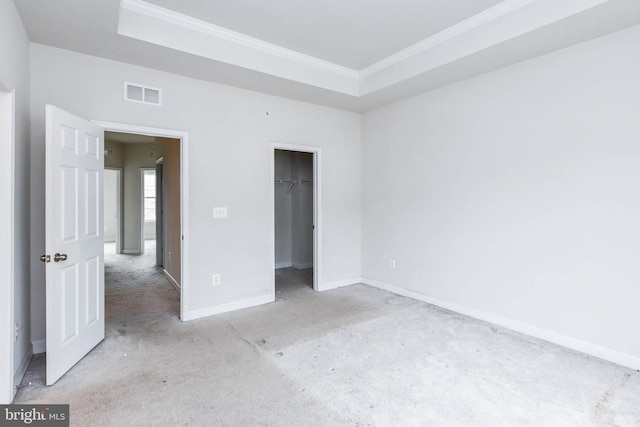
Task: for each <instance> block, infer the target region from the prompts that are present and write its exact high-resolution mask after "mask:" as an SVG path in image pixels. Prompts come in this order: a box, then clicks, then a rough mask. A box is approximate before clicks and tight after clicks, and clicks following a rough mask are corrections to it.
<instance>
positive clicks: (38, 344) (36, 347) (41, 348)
mask: <svg viewBox="0 0 640 427" xmlns="http://www.w3.org/2000/svg"><path fill="white" fill-rule="evenodd" d="M31 346H32V347H33V354H42V353H46V352H47V340H46V339H44V340H38V341H32V342H31Z"/></svg>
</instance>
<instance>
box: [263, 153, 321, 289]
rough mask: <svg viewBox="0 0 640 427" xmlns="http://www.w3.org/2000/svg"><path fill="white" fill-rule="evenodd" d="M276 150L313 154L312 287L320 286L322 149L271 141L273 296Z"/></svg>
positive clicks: (270, 213)
mask: <svg viewBox="0 0 640 427" xmlns="http://www.w3.org/2000/svg"><path fill="white" fill-rule="evenodd" d="M276 150H288V151H298V152H302V153H311V154H313V224H314V230H313V265H311V267H314V268H313V289H314V290H316V291H317V290H318V289H319V288H320V287H321V286H322V149H321V148H320V147H315V146H311V145H300V144H289V143H285V142H277V141H273V142H271V166H270V167H269V170H270V177H269V194H270V199H269V200H270V203H269V212H268V218H270V233H269V234H270V236H269V240H270V242H271V246H270V251H269V265H272V266H273V269H272V274H271V289H272V290H273V297H274V298H275V294H276V276H275V270H276V262H275V258H276V255H275V245H276V220H275V200H276V195H275V188H274V185H273V183H274V181H275V160H276Z"/></svg>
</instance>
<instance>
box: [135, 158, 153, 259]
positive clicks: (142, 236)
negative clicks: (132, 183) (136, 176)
mask: <svg viewBox="0 0 640 427" xmlns="http://www.w3.org/2000/svg"><path fill="white" fill-rule="evenodd" d="M139 169H140V253H141V254H143V253H144V243H145V240H146V239H145V233H144V231H145V224H146V221H145V220H144V209H145V208H144V173H145V172H146V171H153V173H154V174H155V173H156V168H155V167H153V168H139ZM154 224H155V221H154ZM153 232H154V233H155V227H154V229H153Z"/></svg>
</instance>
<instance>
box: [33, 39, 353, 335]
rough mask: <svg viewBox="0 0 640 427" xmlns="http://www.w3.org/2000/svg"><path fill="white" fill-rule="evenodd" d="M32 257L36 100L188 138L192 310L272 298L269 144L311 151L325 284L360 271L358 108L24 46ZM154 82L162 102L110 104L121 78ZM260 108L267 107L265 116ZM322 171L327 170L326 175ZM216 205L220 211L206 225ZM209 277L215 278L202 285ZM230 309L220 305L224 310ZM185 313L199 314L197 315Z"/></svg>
mask: <svg viewBox="0 0 640 427" xmlns="http://www.w3.org/2000/svg"><path fill="white" fill-rule="evenodd" d="M31 52H32V57H31V63H32V67H31V74H32V93H33V97H32V111H33V116H32V118H33V124H32V136H33V137H32V162H33V163H32V168H31V172H32V176H33V178H32V181H33V185H32V189H33V203H32V204H33V214H32V215H33V218H34V220H33V228H32V231H33V239H32V240H33V251H32V252H33V253H34V254H35V253H38V251H40V250H41V248H42V247H44V241H43V239H42V236H43V235H44V234H43V230H42V225H41V224H42V223H43V222H44V221H43V215H44V194H43V192H42V188H43V182H44V174H43V171H44V142H43V141H44V105H45V104H46V103H50V104H54V105H57V106H59V107H61V108H63V109H65V110H67V111H70V112H72V113H75V114H78V115H81V116H84V117H86V118H88V119H95V120H102V121H108V122H117V123H132V124H138V125H144V126H151V127H159V128H168V129H178V130H183V131H187V132H188V133H189V145H188V153H187V156H188V159H187V162H188V170H187V171H186V173H187V174H188V178H189V194H188V198H189V200H190V205H189V206H188V210H189V218H188V222H189V226H190V233H189V235H186V236H185V240H184V244H185V245H186V247H187V248H188V252H189V254H190V258H189V259H188V260H187V264H186V265H185V268H186V269H188V272H189V278H190V282H189V294H188V295H189V296H188V301H186V304H187V305H188V307H189V309H190V310H191V311H193V310H196V311H193V312H192V313H191V314H193V315H202V314H206V313H209V312H213V311H215V310H213V309H211V307H222V308H223V309H224V308H228V307H237V306H241V305H243V304H250V303H251V302H254V301H259V300H264V299H265V298H266V297H269V296H270V295H272V291H273V289H272V286H271V278H272V277H273V271H272V268H273V258H272V257H273V248H272V246H271V245H272V234H271V233H272V227H273V225H272V224H271V221H272V218H273V215H272V211H271V206H272V205H271V201H270V194H271V188H272V187H271V186H272V185H273V183H272V182H271V178H270V175H271V173H270V171H271V167H272V165H271V162H272V149H271V142H272V141H280V142H288V143H295V144H303V145H313V146H318V147H321V148H322V154H323V167H324V168H326V170H325V173H324V174H323V176H324V182H323V209H324V218H323V219H324V221H323V235H322V236H320V238H322V239H323V251H324V253H323V257H322V258H323V262H324V264H323V271H322V273H323V274H322V277H323V281H324V282H325V283H330V282H334V281H341V280H345V279H350V278H354V277H358V276H359V275H360V264H361V257H360V232H361V224H360V208H361V198H360V190H361V187H360V178H361V169H360V155H361V150H360V140H361V128H360V124H361V122H360V115H359V114H356V113H350V112H344V111H339V110H335V109H331V108H326V107H320V106H315V105H310V104H305V103H301V102H295V101H291V100H287V99H284V98H279V97H274V96H268V95H264V94H259V93H255V92H251V91H246V90H241V89H237V88H231V87H227V86H222V85H217V84H212V83H206V82H202V81H198V80H194V79H189V78H185V77H180V76H176V75H172V74H168V73H163V72H158V71H155V70H151V69H146V68H142V67H136V66H132V65H128V64H123V63H118V62H114V61H107V60H103V59H99V58H95V57H91V56H86V55H81V54H77V53H72V52H69V51H64V50H60V49H55V48H50V47H46V46H43V45H38V44H32V47H31ZM125 80H127V81H134V82H140V83H141V84H148V85H150V86H154V87H160V88H162V89H163V91H164V93H163V104H164V105H163V106H162V107H156V106H148V105H143V104H136V103H127V102H124V101H122V84H123V83H122V82H123V81H125ZM267 113H268V114H267ZM329 171H330V173H329ZM215 206H226V207H227V208H228V213H229V217H228V218H227V219H222V220H213V215H212V209H213V207H215ZM214 273H219V274H220V275H221V278H222V284H221V285H219V286H216V287H213V286H212V275H213V274H214ZM33 293H34V301H35V303H34V316H33V322H34V339H35V340H38V339H43V338H44V269H42V268H40V266H38V265H35V266H34V272H33ZM227 304H231V305H227ZM197 309H204V310H202V311H197Z"/></svg>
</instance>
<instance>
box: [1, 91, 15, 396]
mask: <svg viewBox="0 0 640 427" xmlns="http://www.w3.org/2000/svg"><path fill="white" fill-rule="evenodd" d="M5 87H6V86H5V85H4V84H3V82H2V80H1V79H0V150H2V156H0V159H1V160H0V162H1V163H0V200H6V201H7V202H6V203H7V204H8V206H6V207H5V208H3V209H2V212H0V231H1V234H2V235H4V236H7V238H6V239H2V242H0V266H2V267H1V268H0V283H2V284H6V286H0V313H2V314H1V315H0V316H1V317H0V319H1V320H0V369H1V370H2V371H0V372H1V373H0V404H9V403H11V401H12V400H13V396H14V395H15V390H16V389H15V384H14V381H15V379H14V369H13V366H14V354H13V353H14V347H15V335H14V334H15V330H14V321H15V320H14V303H15V301H14V294H15V289H14V288H15V280H14V255H13V252H14V208H15V188H14V167H15V166H14V165H15V152H14V145H15V142H14V141H15V91H13V90H12V91H4V90H3V89H4V88H5Z"/></svg>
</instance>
